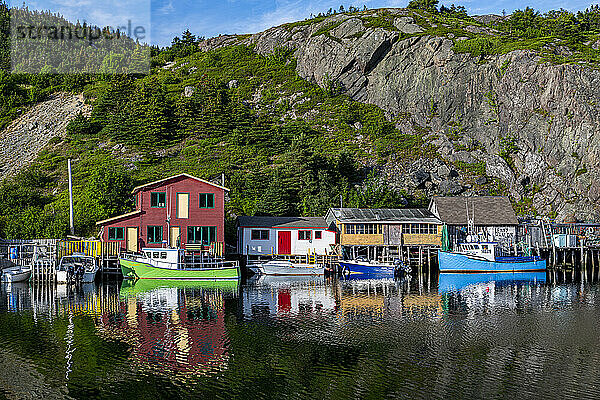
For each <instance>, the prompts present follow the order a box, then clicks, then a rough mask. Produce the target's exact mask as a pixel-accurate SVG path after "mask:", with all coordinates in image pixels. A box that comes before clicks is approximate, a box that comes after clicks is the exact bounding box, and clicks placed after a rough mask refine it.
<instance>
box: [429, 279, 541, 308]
mask: <svg viewBox="0 0 600 400" xmlns="http://www.w3.org/2000/svg"><path fill="white" fill-rule="evenodd" d="M545 283H546V272H515V273H496V274H495V273H479V274H468V273H467V274H455V273H450V274H446V273H441V274H440V278H439V285H438V293H439V294H440V295H442V304H443V309H444V310H445V311H459V312H483V313H486V312H489V311H490V310H492V309H501V308H503V309H519V308H523V307H525V306H528V307H531V306H532V304H533V303H537V302H540V301H543V299H544V292H545V291H546V288H545Z"/></svg>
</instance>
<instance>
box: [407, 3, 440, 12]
mask: <svg viewBox="0 0 600 400" xmlns="http://www.w3.org/2000/svg"><path fill="white" fill-rule="evenodd" d="M438 3H439V1H438V0H410V2H409V3H408V8H412V9H413V10H423V11H428V12H431V13H437V6H438Z"/></svg>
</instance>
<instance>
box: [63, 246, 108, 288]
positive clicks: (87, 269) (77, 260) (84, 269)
mask: <svg viewBox="0 0 600 400" xmlns="http://www.w3.org/2000/svg"><path fill="white" fill-rule="evenodd" d="M99 269H100V268H99V267H98V264H97V263H96V259H95V258H94V257H90V256H86V255H85V254H82V253H73V254H71V255H70V256H64V257H63V258H61V259H60V264H58V267H56V282H58V283H72V282H84V283H90V282H94V280H95V279H96V273H97V272H98V270H99Z"/></svg>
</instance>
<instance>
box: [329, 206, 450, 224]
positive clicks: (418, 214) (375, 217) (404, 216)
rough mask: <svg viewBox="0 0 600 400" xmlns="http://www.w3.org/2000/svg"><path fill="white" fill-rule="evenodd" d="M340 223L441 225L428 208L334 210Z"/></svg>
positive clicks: (331, 210) (332, 210)
mask: <svg viewBox="0 0 600 400" xmlns="http://www.w3.org/2000/svg"><path fill="white" fill-rule="evenodd" d="M329 211H330V212H331V213H333V216H334V217H335V219H336V220H338V221H340V222H377V221H385V222H428V223H441V221H440V220H439V219H438V218H436V216H435V215H433V214H432V213H431V211H429V210H428V209H426V208H332V209H330V210H329Z"/></svg>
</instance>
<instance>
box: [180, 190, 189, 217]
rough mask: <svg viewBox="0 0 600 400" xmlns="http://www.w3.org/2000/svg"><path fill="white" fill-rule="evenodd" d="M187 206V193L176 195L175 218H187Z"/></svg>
mask: <svg viewBox="0 0 600 400" xmlns="http://www.w3.org/2000/svg"><path fill="white" fill-rule="evenodd" d="M189 204H190V194H189V193H177V218H188V216H189Z"/></svg>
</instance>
